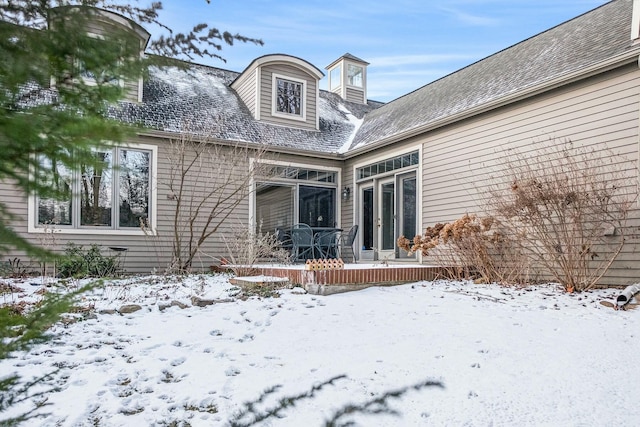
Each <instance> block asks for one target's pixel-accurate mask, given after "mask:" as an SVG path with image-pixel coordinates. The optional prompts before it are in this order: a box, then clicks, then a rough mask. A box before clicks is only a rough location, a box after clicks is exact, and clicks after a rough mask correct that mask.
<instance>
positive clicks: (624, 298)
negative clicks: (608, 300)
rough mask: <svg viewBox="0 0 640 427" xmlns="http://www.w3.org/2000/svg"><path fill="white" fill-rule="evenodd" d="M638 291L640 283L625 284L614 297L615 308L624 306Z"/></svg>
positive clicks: (639, 290)
mask: <svg viewBox="0 0 640 427" xmlns="http://www.w3.org/2000/svg"><path fill="white" fill-rule="evenodd" d="M638 292H640V283H636V284H635V285H629V286H627V287H626V288H625V289H624V291H622V293H620V295H618V298H617V299H616V310H617V309H620V308H622V307H624V306H625V305H626V304H628V303H629V302H631V300H632V299H633V297H634V296H635V295H636V294H637V293H638Z"/></svg>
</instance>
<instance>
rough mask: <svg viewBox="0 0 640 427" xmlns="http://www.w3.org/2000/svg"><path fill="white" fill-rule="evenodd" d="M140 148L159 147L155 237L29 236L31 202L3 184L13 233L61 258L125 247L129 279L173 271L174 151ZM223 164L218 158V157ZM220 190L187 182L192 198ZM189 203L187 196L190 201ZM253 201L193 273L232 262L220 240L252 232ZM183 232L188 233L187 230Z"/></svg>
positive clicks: (208, 181)
mask: <svg viewBox="0 0 640 427" xmlns="http://www.w3.org/2000/svg"><path fill="white" fill-rule="evenodd" d="M132 142H138V143H144V144H149V145H157V146H158V170H157V173H158V186H157V201H156V203H157V221H158V223H157V230H158V233H157V235H156V236H146V235H117V234H115V233H114V234H94V233H90V232H88V233H87V234H70V233H65V231H64V230H59V231H56V232H55V233H53V234H43V233H27V221H26V220H27V215H28V209H27V199H26V198H25V197H24V196H22V195H21V193H20V192H19V191H17V190H16V189H15V188H14V187H13V186H12V185H10V184H9V183H0V197H1V198H2V200H3V201H4V202H5V203H6V204H7V206H8V207H9V208H10V210H11V212H12V213H13V214H14V215H15V221H13V222H12V226H13V228H14V230H16V231H17V232H19V233H20V234H22V235H23V236H26V238H27V239H28V240H29V241H30V242H32V243H34V244H38V245H43V246H46V247H48V248H50V249H51V250H54V251H56V252H62V251H63V250H64V247H65V245H66V244H67V243H68V242H74V243H76V244H79V245H83V246H85V247H88V246H89V245H91V244H92V243H98V244H99V245H100V246H101V247H102V248H103V253H104V254H109V253H110V252H109V250H108V249H107V248H108V247H109V246H124V247H127V248H128V251H127V252H126V259H125V261H126V265H125V266H124V268H125V269H126V271H127V272H128V273H150V272H154V271H158V272H164V271H166V269H167V267H168V266H169V263H170V260H171V252H172V241H173V240H172V238H173V231H174V230H175V229H176V228H175V227H174V222H173V213H174V212H175V201H174V200H171V199H170V197H169V191H168V185H167V184H168V177H169V170H170V157H171V154H170V153H171V150H170V145H169V143H168V142H167V141H165V140H161V139H151V138H138V139H137V140H136V141H132ZM218 158H219V157H218ZM216 164H219V163H218V162H216V158H207V159H204V160H203V162H202V170H204V171H214V170H216ZM232 170H233V171H234V172H235V173H236V175H237V176H234V175H232V179H237V178H238V177H240V176H242V174H243V173H246V172H244V171H246V170H248V164H246V165H245V164H243V165H242V166H238V167H235V168H232ZM215 185H216V184H215V183H214V177H212V176H209V175H208V174H207V173H206V172H205V173H203V174H200V175H198V176H196V177H193V178H191V179H189V180H188V188H189V191H188V193H189V194H195V195H196V196H197V195H201V194H203V193H204V192H205V191H207V190H208V189H211V188H212V187H213V186H215ZM185 197H188V196H185ZM248 207H249V204H248V199H247V197H246V196H245V197H244V200H243V201H242V203H241V204H240V205H239V206H238V207H236V208H235V209H234V211H233V215H231V216H230V217H229V218H228V220H226V221H225V223H224V226H223V227H221V228H220V230H219V232H218V233H216V234H214V235H213V236H212V237H211V238H210V239H208V241H207V242H206V243H205V244H204V245H203V246H202V249H201V251H200V255H199V256H198V257H197V258H196V260H195V262H194V264H193V266H194V269H196V270H199V269H203V270H206V269H208V268H209V266H210V265H212V264H213V263H215V262H216V260H217V259H219V258H220V257H223V256H228V253H227V252H228V251H227V248H226V245H225V244H224V241H223V240H222V239H221V237H220V236H221V235H222V234H223V233H224V234H225V235H227V236H232V235H233V233H234V232H236V231H238V230H239V229H240V228H241V227H248V220H249V212H248ZM207 212H208V211H207V209H206V206H205V209H203V211H202V213H201V215H200V216H199V217H198V219H197V221H196V227H197V226H201V225H202V224H203V223H204V221H206V218H207ZM182 232H185V231H184V229H182ZM14 257H18V258H20V259H21V260H22V261H23V262H27V261H28V259H27V257H26V256H25V255H24V253H21V252H19V251H12V252H11V253H9V254H6V255H5V259H6V258H9V259H11V258H14ZM31 263H32V266H33V268H34V269H37V263H35V262H33V261H31Z"/></svg>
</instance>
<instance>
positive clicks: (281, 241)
mask: <svg viewBox="0 0 640 427" xmlns="http://www.w3.org/2000/svg"><path fill="white" fill-rule="evenodd" d="M275 234H276V240H277V241H278V245H280V247H281V248H282V249H284V250H286V251H288V252H289V253H291V252H292V251H293V242H292V241H291V233H290V232H289V228H283V227H276V233H275Z"/></svg>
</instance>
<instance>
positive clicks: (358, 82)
mask: <svg viewBox="0 0 640 427" xmlns="http://www.w3.org/2000/svg"><path fill="white" fill-rule="evenodd" d="M347 82H348V84H349V86H355V87H362V85H363V82H364V68H363V67H361V66H359V65H353V64H349V65H347Z"/></svg>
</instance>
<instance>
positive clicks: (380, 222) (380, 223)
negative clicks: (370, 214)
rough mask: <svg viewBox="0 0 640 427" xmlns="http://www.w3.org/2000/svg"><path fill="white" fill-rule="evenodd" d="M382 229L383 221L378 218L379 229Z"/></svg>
mask: <svg viewBox="0 0 640 427" xmlns="http://www.w3.org/2000/svg"><path fill="white" fill-rule="evenodd" d="M380 227H382V221H380V218H378V228H380Z"/></svg>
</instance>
